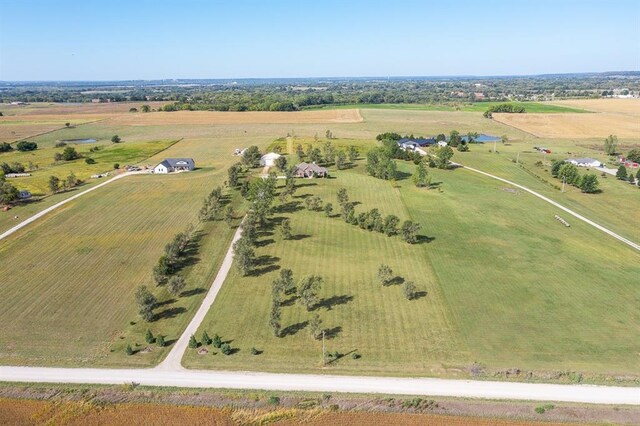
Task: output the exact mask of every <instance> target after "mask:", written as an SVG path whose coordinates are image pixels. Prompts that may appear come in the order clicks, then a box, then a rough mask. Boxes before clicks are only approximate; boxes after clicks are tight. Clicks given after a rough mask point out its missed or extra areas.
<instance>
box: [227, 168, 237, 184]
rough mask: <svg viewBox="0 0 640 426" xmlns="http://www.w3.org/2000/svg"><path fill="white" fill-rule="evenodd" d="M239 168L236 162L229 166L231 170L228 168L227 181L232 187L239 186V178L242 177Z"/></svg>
mask: <svg viewBox="0 0 640 426" xmlns="http://www.w3.org/2000/svg"><path fill="white" fill-rule="evenodd" d="M239 169H240V168H239V167H238V166H237V165H236V164H234V165H232V166H231V167H229V170H227V175H228V179H227V183H228V184H229V186H230V187H231V188H235V187H237V186H238V183H239V179H240V170H239Z"/></svg>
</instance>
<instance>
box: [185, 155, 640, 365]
mask: <svg viewBox="0 0 640 426" xmlns="http://www.w3.org/2000/svg"><path fill="white" fill-rule="evenodd" d="M362 168H363V167H362V165H359V166H358V167H356V168H355V169H352V170H349V171H340V172H336V173H335V176H336V178H335V179H328V180H322V179H320V180H316V181H309V184H308V185H310V186H304V187H303V188H301V190H300V196H304V195H305V194H314V195H319V196H320V197H322V199H323V200H325V201H330V202H333V203H334V205H336V200H335V194H336V192H337V190H338V188H340V187H345V188H348V190H349V193H350V196H351V199H352V200H356V201H358V202H360V203H361V204H359V205H358V206H357V207H356V210H357V211H358V212H360V211H365V210H368V209H370V208H374V207H377V208H379V209H380V210H381V213H383V214H388V213H392V214H396V215H398V216H399V217H400V218H402V219H409V218H410V219H412V220H416V221H419V222H420V223H421V224H422V225H423V229H424V231H423V234H424V235H425V236H427V237H429V238H430V239H433V240H432V241H431V242H426V241H425V242H423V243H422V244H417V245H413V246H410V245H407V244H406V243H404V242H402V241H400V239H399V238H397V237H396V238H388V237H384V236H382V235H380V234H375V233H374V234H372V233H370V232H368V231H363V230H360V229H359V228H357V227H354V226H352V225H347V224H344V223H343V222H342V221H341V220H340V219H339V218H326V217H325V216H324V215H323V214H322V213H320V212H310V211H306V210H302V211H296V212H294V213H278V214H277V215H276V217H290V218H291V222H292V227H293V230H294V233H295V234H297V235H298V237H297V238H295V239H294V240H292V241H283V240H282V239H281V238H280V236H279V235H278V233H277V232H275V233H273V235H272V234H271V232H269V233H268V235H266V236H265V238H264V239H263V241H262V242H261V243H260V244H259V247H258V249H257V255H258V256H259V258H261V259H263V261H264V265H261V267H260V268H259V272H258V273H256V274H254V275H253V276H249V277H241V276H239V275H238V274H237V273H235V272H233V273H232V274H231V275H230V276H229V278H228V279H227V282H226V283H225V285H224V287H223V288H222V291H221V293H220V295H219V296H218V299H217V300H216V302H215V304H214V305H213V307H212V309H211V311H210V312H209V314H208V316H207V319H205V322H204V323H203V325H202V328H201V330H200V332H199V333H202V332H203V331H205V330H206V331H207V332H208V333H209V334H210V335H213V334H214V333H218V334H220V335H221V336H222V338H223V340H225V339H227V340H230V341H231V345H232V347H234V348H237V349H238V352H237V353H236V354H233V355H231V356H224V355H221V354H219V353H218V354H216V355H213V356H212V355H211V354H208V355H206V356H204V355H197V354H196V353H195V351H190V352H188V353H187V356H186V358H185V365H187V366H188V367H191V368H213V369H228V368H238V369H255V370H270V371H306V372H309V371H322V370H326V371H331V372H343V373H356V372H357V373H366V374H393V375H446V376H456V375H459V374H460V373H461V372H462V371H464V370H465V369H466V367H467V366H468V365H470V364H471V363H473V362H474V361H478V362H482V363H485V364H486V366H487V367H488V368H490V369H493V370H499V369H506V368H512V367H514V366H517V367H518V368H523V369H524V368H530V369H537V370H553V369H558V368H566V369H572V368H573V369H579V370H586V371H590V372H598V373H608V372H616V371H624V372H630V371H633V372H634V373H636V374H637V373H638V372H639V371H640V368H638V367H639V364H638V362H637V356H638V355H637V354H638V352H639V351H640V346H639V345H638V342H636V341H635V340H634V339H633V338H632V336H634V335H637V334H638V333H639V332H640V317H638V316H637V315H636V313H634V309H633V304H629V303H627V301H628V300H629V299H630V298H631V299H633V298H637V297H636V296H634V295H637V282H636V281H637V280H635V278H634V277H636V276H638V274H640V267H638V266H636V265H637V258H638V255H637V254H636V253H634V252H633V251H632V250H630V249H628V248H627V247H625V246H623V245H620V244H619V243H618V242H616V241H615V240H613V239H608V238H604V236H603V235H602V234H601V233H600V231H597V230H595V229H593V228H590V227H589V226H588V225H582V224H579V223H576V224H575V225H572V227H571V228H570V230H567V229H565V228H564V227H561V225H559V224H558V222H557V221H555V219H554V218H553V216H554V214H557V213H558V212H557V211H556V210H555V209H553V208H551V206H548V205H545V204H544V203H542V202H540V201H538V200H537V199H535V198H534V197H533V196H529V195H527V194H524V193H518V192H517V191H516V192H515V193H514V192H513V191H507V190H505V188H504V186H505V185H504V184H500V183H499V182H494V181H491V180H488V179H487V178H484V177H480V176H477V175H475V174H472V173H471V172H468V171H464V170H457V171H449V172H441V171H435V172H433V173H434V181H435V182H440V187H441V189H442V192H440V191H438V190H431V191H425V190H419V189H417V188H415V187H414V186H413V184H412V183H411V182H410V180H408V179H405V180H401V181H399V182H398V187H394V186H393V185H392V184H390V183H389V182H384V181H380V180H376V179H373V178H371V177H368V176H366V175H365V174H364V173H363V172H362ZM402 171H403V172H410V171H412V170H411V167H410V166H408V165H405V164H403V168H402ZM507 189H509V188H507ZM461 200H464V205H463V206H462V207H461V205H460V203H461ZM296 201H298V202H299V201H302V200H301V199H296ZM563 234H566V235H564V236H563ZM596 240H598V243H597V244H594V241H596ZM381 263H386V264H388V265H389V266H391V267H392V269H393V270H394V273H395V274H397V275H398V276H399V277H401V279H400V278H399V279H398V282H399V281H401V280H402V279H405V280H410V281H414V282H415V283H416V285H417V286H418V288H419V289H420V290H422V291H424V292H426V295H425V296H424V297H421V298H419V299H418V300H413V301H407V300H405V299H404V297H403V295H402V293H401V289H400V286H398V285H391V286H389V287H383V286H381V285H380V284H379V283H378V282H377V278H376V272H377V266H378V265H379V264H381ZM486 265H491V267H487V266H486ZM280 268H289V269H292V270H293V272H294V275H295V277H296V278H297V279H300V278H301V277H302V276H304V275H307V274H316V275H321V276H323V277H324V279H325V286H324V287H323V290H322V292H321V295H320V297H321V298H322V301H323V302H321V303H320V307H318V308H317V309H316V310H315V312H317V313H319V314H320V317H321V318H322V320H323V326H324V327H326V328H327V329H328V330H329V335H330V337H331V338H330V339H329V340H328V341H327V349H328V350H329V351H331V352H333V351H338V352H339V353H341V354H346V356H345V357H343V358H341V359H340V360H338V361H335V362H331V363H330V364H329V366H328V367H326V368H324V369H323V368H322V367H321V359H322V358H321V344H320V342H317V341H314V340H313V339H312V338H311V337H310V335H309V331H308V329H307V326H308V324H307V321H308V320H309V318H310V315H311V314H310V313H308V312H306V311H305V310H304V308H302V307H300V306H298V305H296V304H295V298H291V300H290V301H288V302H287V303H290V304H291V305H290V306H286V307H285V308H283V321H282V323H283V327H285V333H284V334H285V337H282V338H276V337H274V336H273V335H272V333H271V330H270V327H269V309H270V297H271V296H270V294H271V289H270V282H271V281H272V280H273V279H274V278H275V277H276V276H277V274H278V270H279V269H280ZM514 271H517V272H514ZM614 283H615V286H616V291H610V289H611V285H614ZM325 301H326V305H327V306H324V305H323V303H325ZM577 306H579V307H580V309H576V307H577ZM614 306H615V309H612V308H613V307H614ZM251 347H256V348H257V349H258V350H260V351H263V353H262V354H260V355H258V356H255V355H251V353H250V351H249V349H250V348H251ZM354 352H355V353H357V354H358V355H361V358H359V359H352V358H351V357H350V354H351V353H354ZM634 366H635V367H634Z"/></svg>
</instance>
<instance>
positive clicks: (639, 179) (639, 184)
mask: <svg viewBox="0 0 640 426" xmlns="http://www.w3.org/2000/svg"><path fill="white" fill-rule="evenodd" d="M636 180H637V181H638V186H640V169H638V172H637V173H636Z"/></svg>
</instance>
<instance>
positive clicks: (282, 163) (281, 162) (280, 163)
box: [276, 155, 287, 172]
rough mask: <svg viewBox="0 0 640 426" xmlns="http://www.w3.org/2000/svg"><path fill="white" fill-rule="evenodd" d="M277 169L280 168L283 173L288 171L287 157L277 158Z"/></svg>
mask: <svg viewBox="0 0 640 426" xmlns="http://www.w3.org/2000/svg"><path fill="white" fill-rule="evenodd" d="M276 167H278V169H279V170H280V171H281V172H284V171H285V170H287V157H285V156H284V155H281V156H280V157H278V158H276Z"/></svg>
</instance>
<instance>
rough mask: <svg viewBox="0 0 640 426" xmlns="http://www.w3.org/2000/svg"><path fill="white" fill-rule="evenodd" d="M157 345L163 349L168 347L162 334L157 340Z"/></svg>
mask: <svg viewBox="0 0 640 426" xmlns="http://www.w3.org/2000/svg"><path fill="white" fill-rule="evenodd" d="M156 344H157V345H158V346H160V347H161V348H163V347H164V346H165V345H166V343H165V341H164V336H163V335H162V334H161V335H159V336H158V337H157V338H156Z"/></svg>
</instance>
